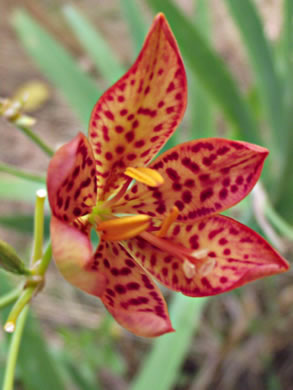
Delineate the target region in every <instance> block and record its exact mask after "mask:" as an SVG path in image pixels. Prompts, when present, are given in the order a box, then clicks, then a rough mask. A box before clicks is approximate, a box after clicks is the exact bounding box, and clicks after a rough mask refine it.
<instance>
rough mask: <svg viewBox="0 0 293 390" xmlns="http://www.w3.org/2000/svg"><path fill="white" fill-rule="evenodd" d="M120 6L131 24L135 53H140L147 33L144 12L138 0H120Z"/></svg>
mask: <svg viewBox="0 0 293 390" xmlns="http://www.w3.org/2000/svg"><path fill="white" fill-rule="evenodd" d="M120 7H121V8H122V12H123V14H124V17H125V19H126V20H127V22H128V25H129V30H130V33H131V34H130V35H131V37H132V39H133V44H134V48H135V54H138V53H139V51H140V49H141V47H142V45H143V42H144V39H145V36H146V35H147V27H146V23H145V20H144V18H143V16H142V15H143V13H142V11H141V10H140V7H139V6H138V4H137V2H136V1H133V0H120Z"/></svg>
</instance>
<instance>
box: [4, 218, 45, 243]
mask: <svg viewBox="0 0 293 390" xmlns="http://www.w3.org/2000/svg"><path fill="white" fill-rule="evenodd" d="M49 220H50V218H49V216H45V231H44V235H45V237H48V236H49ZM0 225H1V226H2V227H4V228H7V229H13V230H16V231H18V232H22V233H28V234H32V233H33V229H34V217H33V215H29V214H27V215H15V214H12V215H5V216H2V215H1V216H0Z"/></svg>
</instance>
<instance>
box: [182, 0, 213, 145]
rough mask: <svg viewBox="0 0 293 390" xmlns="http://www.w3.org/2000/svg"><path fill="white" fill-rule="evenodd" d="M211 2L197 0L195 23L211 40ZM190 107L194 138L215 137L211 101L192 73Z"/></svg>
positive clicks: (190, 79) (190, 78)
mask: <svg viewBox="0 0 293 390" xmlns="http://www.w3.org/2000/svg"><path fill="white" fill-rule="evenodd" d="M210 3H211V2H210V1H209V0H197V1H196V2H195V4H196V14H195V18H194V19H195V20H194V23H195V25H196V26H197V28H198V30H199V32H200V33H201V34H202V35H203V36H204V37H205V38H206V39H209V37H210V35H211V34H210V33H211V21H210V15H209V6H210ZM189 81H190V82H189V97H190V98H189V105H188V108H189V110H190V115H191V135H192V138H206V137H213V136H215V132H216V127H215V123H214V119H215V118H214V110H213V109H212V104H211V99H210V97H209V96H208V94H207V92H206V91H205V89H204V88H203V87H202V86H201V85H200V83H199V82H198V80H197V78H196V75H195V74H194V72H193V73H191V72H190V77H189Z"/></svg>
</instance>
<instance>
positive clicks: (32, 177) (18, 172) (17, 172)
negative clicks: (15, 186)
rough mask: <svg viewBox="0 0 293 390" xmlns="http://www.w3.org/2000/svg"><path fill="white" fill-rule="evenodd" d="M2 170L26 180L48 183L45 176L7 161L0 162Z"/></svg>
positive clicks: (0, 170) (0, 169)
mask: <svg viewBox="0 0 293 390" xmlns="http://www.w3.org/2000/svg"><path fill="white" fill-rule="evenodd" d="M0 172H5V173H9V174H10V175H13V176H17V177H20V178H22V179H25V180H30V181H36V182H37V183H46V178H45V176H41V175H35V174H33V173H30V172H27V171H24V170H22V169H18V168H15V167H13V166H12V165H9V164H5V163H0Z"/></svg>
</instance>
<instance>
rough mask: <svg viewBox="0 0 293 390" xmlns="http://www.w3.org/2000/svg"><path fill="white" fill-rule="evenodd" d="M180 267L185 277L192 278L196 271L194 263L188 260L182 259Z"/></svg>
mask: <svg viewBox="0 0 293 390" xmlns="http://www.w3.org/2000/svg"><path fill="white" fill-rule="evenodd" d="M182 269H183V272H184V275H185V276H186V277H187V279H192V278H193V277H194V275H195V273H196V268H195V265H194V264H192V263H191V262H190V261H189V260H187V259H186V260H184V263H183V265H182Z"/></svg>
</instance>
